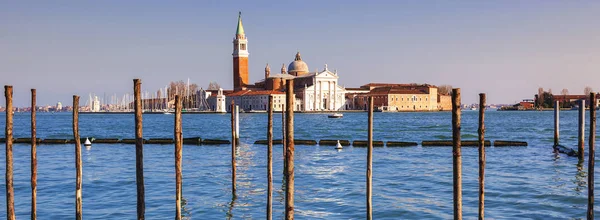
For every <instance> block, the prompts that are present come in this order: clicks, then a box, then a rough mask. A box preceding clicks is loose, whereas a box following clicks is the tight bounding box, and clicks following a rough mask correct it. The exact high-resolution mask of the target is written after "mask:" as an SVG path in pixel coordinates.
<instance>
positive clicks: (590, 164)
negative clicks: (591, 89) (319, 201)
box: [587, 93, 596, 220]
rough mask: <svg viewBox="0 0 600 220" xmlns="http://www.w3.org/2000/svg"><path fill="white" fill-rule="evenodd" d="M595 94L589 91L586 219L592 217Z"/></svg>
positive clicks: (594, 158)
mask: <svg viewBox="0 0 600 220" xmlns="http://www.w3.org/2000/svg"><path fill="white" fill-rule="evenodd" d="M595 142H596V94H595V93H590V140H589V145H590V146H589V151H590V153H589V158H588V208H587V219H588V220H591V219H594V164H595V160H596V155H595V154H596V146H595Z"/></svg>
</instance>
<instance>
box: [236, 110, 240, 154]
mask: <svg viewBox="0 0 600 220" xmlns="http://www.w3.org/2000/svg"><path fill="white" fill-rule="evenodd" d="M239 143H240V106H239V105H236V106H235V145H236V146H237V145H239Z"/></svg>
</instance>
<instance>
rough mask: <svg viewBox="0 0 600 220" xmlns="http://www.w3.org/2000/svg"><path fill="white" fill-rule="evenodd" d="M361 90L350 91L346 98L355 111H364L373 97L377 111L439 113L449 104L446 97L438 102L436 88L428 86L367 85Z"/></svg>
mask: <svg viewBox="0 0 600 220" xmlns="http://www.w3.org/2000/svg"><path fill="white" fill-rule="evenodd" d="M361 89H362V90H350V91H352V92H351V93H350V94H352V97H347V98H349V99H350V98H352V99H353V100H351V101H348V102H347V103H350V104H351V105H352V107H353V109H355V110H366V109H367V105H368V100H367V98H368V97H369V96H373V107H374V108H375V109H377V110H379V111H440V110H446V109H444V107H446V106H448V103H450V99H447V98H446V96H441V97H444V100H438V97H440V96H439V95H438V91H437V87H436V86H433V85H428V84H387V83H369V84H366V85H363V86H361ZM354 91H358V92H354ZM364 91H368V92H366V93H365V92H364ZM440 101H441V102H440Z"/></svg>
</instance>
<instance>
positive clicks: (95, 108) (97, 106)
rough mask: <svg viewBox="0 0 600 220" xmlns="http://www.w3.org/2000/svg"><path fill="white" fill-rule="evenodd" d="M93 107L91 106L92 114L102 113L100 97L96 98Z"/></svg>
mask: <svg viewBox="0 0 600 220" xmlns="http://www.w3.org/2000/svg"><path fill="white" fill-rule="evenodd" d="M91 104H92V106H90V108H91V110H92V112H99V111H100V101H99V100H98V96H94V100H93V101H92V102H91Z"/></svg>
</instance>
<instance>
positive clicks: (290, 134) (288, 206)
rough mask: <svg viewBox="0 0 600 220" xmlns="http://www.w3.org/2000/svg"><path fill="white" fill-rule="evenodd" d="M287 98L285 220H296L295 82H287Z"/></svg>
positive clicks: (291, 80)
mask: <svg viewBox="0 0 600 220" xmlns="http://www.w3.org/2000/svg"><path fill="white" fill-rule="evenodd" d="M285 98H286V106H285V107H286V117H285V119H286V123H285V125H286V133H287V137H286V146H285V147H286V148H287V150H286V154H285V164H286V165H285V169H286V173H285V177H286V178H285V185H286V187H285V219H286V220H291V219H294V80H293V79H290V80H288V81H287V90H286V94H285Z"/></svg>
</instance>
